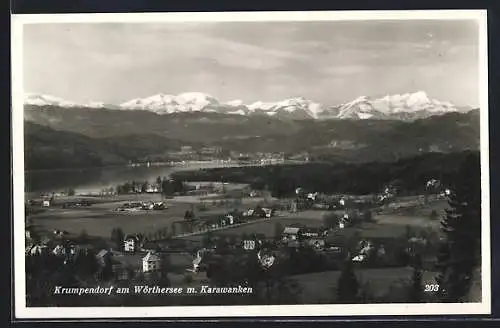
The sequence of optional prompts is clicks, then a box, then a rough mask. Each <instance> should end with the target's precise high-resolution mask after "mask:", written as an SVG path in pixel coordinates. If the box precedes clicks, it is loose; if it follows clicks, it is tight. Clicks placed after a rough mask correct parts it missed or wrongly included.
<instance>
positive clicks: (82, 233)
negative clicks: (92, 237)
mask: <svg viewBox="0 0 500 328" xmlns="http://www.w3.org/2000/svg"><path fill="white" fill-rule="evenodd" d="M88 239H89V234H88V233H87V230H85V229H83V230H82V231H80V234H79V235H78V240H79V241H80V242H81V243H86V242H87V241H88Z"/></svg>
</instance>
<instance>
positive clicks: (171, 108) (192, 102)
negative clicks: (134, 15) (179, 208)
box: [24, 91, 472, 120]
mask: <svg viewBox="0 0 500 328" xmlns="http://www.w3.org/2000/svg"><path fill="white" fill-rule="evenodd" d="M24 102H25V105H28V106H31V107H32V108H33V107H38V108H46V107H61V108H67V109H72V108H87V109H97V108H101V109H103V108H105V109H109V110H122V111H146V112H151V113H154V114H158V115H167V114H177V113H215V114H224V115H240V116H267V117H275V118H281V119H292V120H301V119H316V120H321V119H397V120H415V119H421V118H426V117H430V116H434V115H441V114H445V113H452V112H458V113H465V112H468V111H470V110H471V109H472V108H470V107H463V106H456V105H454V104H452V103H450V102H445V101H438V100H435V99H431V98H429V96H428V95H427V94H426V93H425V92H424V91H417V92H413V93H405V94H395V95H386V96H384V97H381V98H374V97H367V96H362V97H358V98H356V99H354V100H353V101H350V102H346V103H343V104H338V105H325V104H321V103H318V102H315V101H312V100H309V99H306V98H304V97H296V98H289V99H285V100H281V101H276V102H263V101H257V102H253V103H250V104H245V103H244V102H243V101H241V100H233V101H229V102H225V103H223V102H219V101H218V100H217V99H216V98H215V97H213V96H211V95H209V94H206V93H201V92H186V93H181V94H179V95H168V94H156V95H153V96H149V97H145V98H135V99H132V100H129V101H126V102H124V103H122V104H117V105H113V104H105V103H103V102H94V101H93V102H90V103H88V104H78V103H75V102H71V101H67V100H64V99H61V98H58V97H54V96H50V95H41V94H33V93H30V94H26V97H25V101H24Z"/></svg>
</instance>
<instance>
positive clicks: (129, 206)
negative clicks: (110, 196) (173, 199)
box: [115, 201, 167, 212]
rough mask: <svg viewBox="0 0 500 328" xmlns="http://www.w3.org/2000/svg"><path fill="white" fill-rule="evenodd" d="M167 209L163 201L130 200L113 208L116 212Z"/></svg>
mask: <svg viewBox="0 0 500 328" xmlns="http://www.w3.org/2000/svg"><path fill="white" fill-rule="evenodd" d="M164 209H167V205H166V204H165V202H151V201H148V202H132V203H125V204H123V205H121V206H119V207H117V208H116V209H115V211H118V212H134V211H141V210H145V211H148V210H164Z"/></svg>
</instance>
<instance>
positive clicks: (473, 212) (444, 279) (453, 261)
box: [436, 154, 481, 302]
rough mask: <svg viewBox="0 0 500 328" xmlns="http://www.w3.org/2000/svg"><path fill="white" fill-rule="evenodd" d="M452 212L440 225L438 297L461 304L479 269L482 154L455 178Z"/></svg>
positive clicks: (465, 164) (471, 159)
mask: <svg viewBox="0 0 500 328" xmlns="http://www.w3.org/2000/svg"><path fill="white" fill-rule="evenodd" d="M452 190H453V191H452V194H451V195H450V198H449V201H448V203H449V206H450V209H449V210H446V216H445V217H444V218H443V220H442V221H441V225H442V231H443V233H444V235H445V243H444V244H443V245H442V246H441V252H440V254H439V256H438V268H439V271H440V272H439V275H438V277H437V279H436V281H437V283H438V284H439V291H440V293H439V297H440V299H441V300H442V301H443V302H460V301H461V300H463V298H464V297H465V296H466V294H467V293H468V291H469V289H470V286H471V282H472V278H473V277H472V276H473V272H474V269H475V267H478V266H479V265H480V260H481V256H480V250H481V248H480V242H481V179H480V161H479V154H471V155H469V156H468V157H467V158H466V159H465V160H464V162H463V164H462V166H461V167H460V170H459V172H458V174H457V176H456V180H455V185H454V187H453V189H452Z"/></svg>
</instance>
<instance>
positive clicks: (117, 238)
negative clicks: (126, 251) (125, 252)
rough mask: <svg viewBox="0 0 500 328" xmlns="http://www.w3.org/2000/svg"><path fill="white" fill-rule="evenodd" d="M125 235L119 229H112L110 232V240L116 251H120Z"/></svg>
mask: <svg viewBox="0 0 500 328" xmlns="http://www.w3.org/2000/svg"><path fill="white" fill-rule="evenodd" d="M124 239H125V234H124V233H123V230H122V229H121V228H114V229H113V230H111V240H112V241H113V242H114V243H115V245H116V247H117V248H118V249H122V247H123V241H124Z"/></svg>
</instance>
